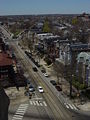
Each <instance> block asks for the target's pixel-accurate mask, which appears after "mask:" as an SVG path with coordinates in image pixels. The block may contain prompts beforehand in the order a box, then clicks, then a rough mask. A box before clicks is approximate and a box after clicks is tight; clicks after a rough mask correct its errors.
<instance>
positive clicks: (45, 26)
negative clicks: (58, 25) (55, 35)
mask: <svg viewBox="0 0 90 120" xmlns="http://www.w3.org/2000/svg"><path fill="white" fill-rule="evenodd" d="M43 32H50V27H49V22H48V21H47V20H45V22H44V26H43Z"/></svg>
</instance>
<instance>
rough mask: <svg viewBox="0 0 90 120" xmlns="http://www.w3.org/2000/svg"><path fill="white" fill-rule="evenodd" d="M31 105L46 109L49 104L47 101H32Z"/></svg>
mask: <svg viewBox="0 0 90 120" xmlns="http://www.w3.org/2000/svg"><path fill="white" fill-rule="evenodd" d="M29 103H30V105H33V106H45V107H47V103H46V102H45V101H40V100H30V101H29Z"/></svg>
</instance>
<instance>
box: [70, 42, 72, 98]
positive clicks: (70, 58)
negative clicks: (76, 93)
mask: <svg viewBox="0 0 90 120" xmlns="http://www.w3.org/2000/svg"><path fill="white" fill-rule="evenodd" d="M69 47H70V57H71V58H70V71H71V74H70V97H72V47H71V44H69Z"/></svg>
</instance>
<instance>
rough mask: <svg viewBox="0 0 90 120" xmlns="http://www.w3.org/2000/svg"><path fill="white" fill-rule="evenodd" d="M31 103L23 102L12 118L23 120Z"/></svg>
mask: <svg viewBox="0 0 90 120" xmlns="http://www.w3.org/2000/svg"><path fill="white" fill-rule="evenodd" d="M28 106H29V104H21V105H20V106H19V108H18V109H17V111H16V113H15V115H14V116H13V118H12V120H22V118H23V116H24V114H25V112H26V110H27V108H28Z"/></svg>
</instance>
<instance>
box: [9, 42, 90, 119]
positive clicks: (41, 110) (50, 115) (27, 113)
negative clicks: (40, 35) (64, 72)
mask: <svg viewBox="0 0 90 120" xmlns="http://www.w3.org/2000/svg"><path fill="white" fill-rule="evenodd" d="M11 44H12V45H13V47H14V48H15V51H16V53H17V56H18V57H19V58H20V59H21V62H22V64H23V65H24V67H25V68H26V70H27V72H28V74H29V75H30V77H31V79H32V80H33V83H34V84H35V85H36V86H37V85H42V86H43V88H44V91H45V93H44V94H43V95H40V96H39V97H40V98H43V101H44V102H45V103H46V105H47V106H45V103H43V101H42V102H41V103H42V105H43V107H42V106H39V105H38V103H37V102H30V101H31V100H28V101H26V102H25V103H19V105H18V106H17V107H16V106H15V107H16V110H15V111H14V112H13V111H11V113H10V114H9V119H10V120H11V119H12V117H13V115H14V119H12V120H16V118H18V117H17V114H16V113H17V112H19V113H20V112H21V111H22V113H21V114H23V117H22V116H19V117H20V118H19V119H23V120H29V119H31V120H36V119H37V120H43V119H44V120H67V119H68V120H90V117H89V116H86V115H84V114H81V113H77V112H73V111H72V110H68V109H67V108H65V107H64V106H63V105H62V104H61V103H60V101H59V100H58V99H57V98H56V96H55V95H54V94H53V93H52V92H51V91H50V89H49V88H48V86H47V85H46V84H45V83H44V82H43V79H42V78H41V77H40V75H39V74H38V72H37V73H34V72H33V70H32V65H33V64H32V63H31V61H30V60H29V58H28V57H27V56H26V55H25V54H24V53H23V51H22V50H21V49H20V48H19V47H18V45H17V44H15V43H13V42H12V43H11ZM32 103H33V105H32ZM36 104H37V105H36ZM39 104H40V103H39ZM12 107H13V106H12ZM23 107H25V108H23ZM22 109H23V110H22ZM13 110H14V107H13ZM19 110H21V111H19Z"/></svg>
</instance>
